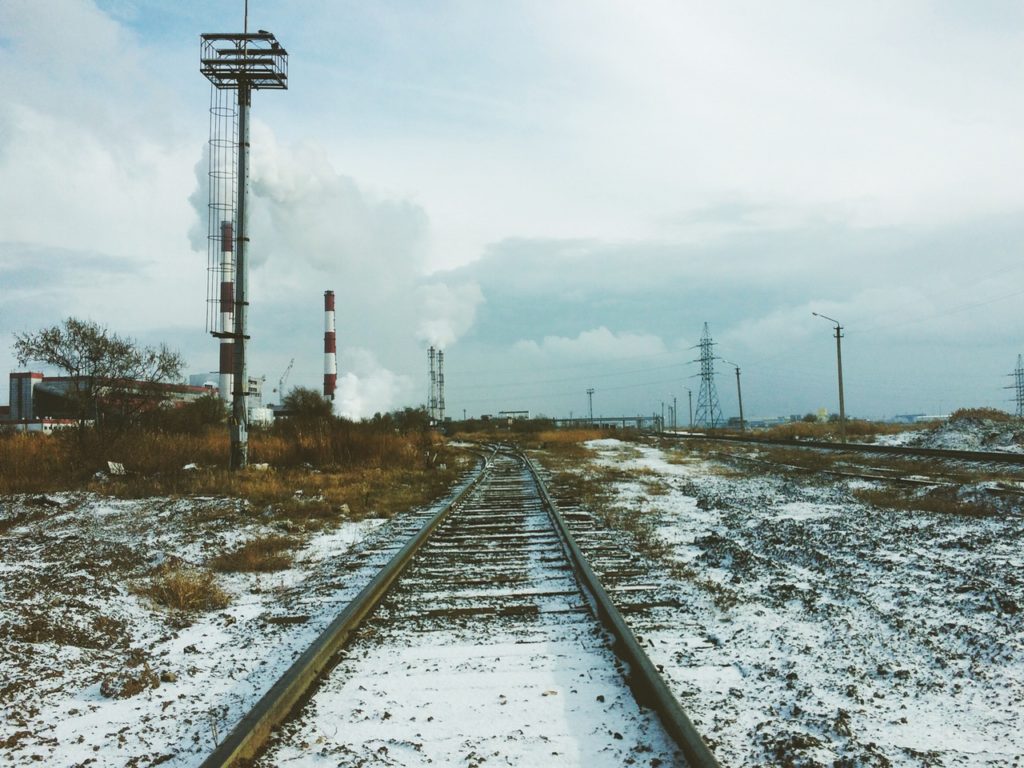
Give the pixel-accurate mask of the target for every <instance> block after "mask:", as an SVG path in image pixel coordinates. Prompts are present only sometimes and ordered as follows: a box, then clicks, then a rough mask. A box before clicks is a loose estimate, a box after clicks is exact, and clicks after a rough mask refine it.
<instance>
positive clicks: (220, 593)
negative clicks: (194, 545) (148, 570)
mask: <svg viewBox="0 0 1024 768" xmlns="http://www.w3.org/2000/svg"><path fill="white" fill-rule="evenodd" d="M138 591H139V594H141V595H145V596H146V597H148V598H150V599H151V600H153V601H154V602H156V603H157V604H159V605H162V606H164V607H166V608H173V609H176V610H179V611H189V612H192V611H213V610H218V609H220V608H224V607H226V606H227V605H228V603H229V602H230V598H229V597H228V595H227V593H226V592H224V590H222V589H221V588H220V587H219V586H218V585H217V583H216V580H215V576H214V575H213V573H212V572H210V571H206V570H200V569H197V568H187V567H183V566H180V565H168V566H163V567H161V568H158V569H157V571H156V573H154V574H153V576H152V577H150V579H149V582H148V583H147V584H144V585H143V586H142V587H141V588H140V589H139V590H138Z"/></svg>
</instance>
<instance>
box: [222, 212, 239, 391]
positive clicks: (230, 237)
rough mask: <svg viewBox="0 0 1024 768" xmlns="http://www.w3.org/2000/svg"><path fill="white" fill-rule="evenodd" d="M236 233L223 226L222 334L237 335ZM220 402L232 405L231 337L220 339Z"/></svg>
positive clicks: (232, 342)
mask: <svg viewBox="0 0 1024 768" xmlns="http://www.w3.org/2000/svg"><path fill="white" fill-rule="evenodd" d="M234 240H235V229H234V226H233V225H232V224H231V222H230V221H222V222H221V223H220V332H221V334H233V333H234V332H235V264H234V261H235V259H234ZM218 370H219V371H220V381H219V382H218V386H219V388H220V399H221V400H224V401H226V402H231V397H232V385H233V384H234V379H235V377H234V370H235V342H234V340H233V339H232V338H231V337H230V336H224V335H221V339H220V368H219V369H218Z"/></svg>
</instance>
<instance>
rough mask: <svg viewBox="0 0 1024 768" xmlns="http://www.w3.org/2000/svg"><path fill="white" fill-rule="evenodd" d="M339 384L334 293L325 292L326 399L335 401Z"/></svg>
mask: <svg viewBox="0 0 1024 768" xmlns="http://www.w3.org/2000/svg"><path fill="white" fill-rule="evenodd" d="M337 384H338V352H337V340H336V338H335V328H334V291H324V397H328V398H330V399H331V400H333V399H334V388H335V387H336V386H337Z"/></svg>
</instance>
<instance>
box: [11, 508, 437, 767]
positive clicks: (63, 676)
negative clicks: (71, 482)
mask: <svg viewBox="0 0 1024 768" xmlns="http://www.w3.org/2000/svg"><path fill="white" fill-rule="evenodd" d="M420 517H422V513H410V514H409V515H407V516H400V517H399V518H396V519H395V520H394V521H392V522H391V523H387V524H384V525H383V526H381V523H382V521H380V520H367V521H364V522H360V523H344V524H342V525H341V526H340V527H338V528H337V529H335V530H332V531H330V532H325V533H319V534H315V535H312V536H311V537H310V538H307V539H305V540H303V541H301V542H300V544H299V547H298V549H297V550H295V552H294V555H295V560H294V563H293V566H292V567H291V568H290V569H288V570H285V571H280V572H277V573H270V574H219V575H218V579H219V582H220V585H221V586H222V587H223V588H224V590H225V591H226V592H228V593H229V594H230V596H231V598H232V599H231V603H230V605H228V606H227V607H226V608H224V609H223V610H219V611H213V612H210V613H203V614H183V613H174V612H169V611H167V610H164V609H161V608H159V607H157V606H155V605H154V604H153V603H152V602H151V601H150V600H149V599H148V598H146V597H143V596H140V595H139V594H137V593H136V589H137V587H138V586H139V585H142V584H145V583H146V580H147V577H148V575H149V574H150V573H152V571H153V569H154V568H155V567H157V566H159V565H160V564H161V563H165V562H168V561H172V562H178V561H181V562H183V563H186V564H191V565H194V566H202V565H204V564H206V563H207V562H208V561H209V558H210V557H211V556H212V555H214V554H217V553H220V552H223V551H225V550H226V549H230V548H232V547H233V546H234V545H235V544H236V543H239V542H242V541H245V540H248V539H251V538H254V537H256V536H260V535H266V534H268V533H280V530H278V529H277V528H275V527H273V526H272V521H270V520H268V519H265V518H263V517H262V516H261V515H260V514H258V513H253V512H250V511H247V510H246V509H245V508H244V507H243V506H241V505H239V504H238V502H234V501H227V500H224V499H189V500H180V499H179V500H170V499H145V500H133V501H117V500H111V499H108V498H102V497H98V496H93V495H81V494H62V495H55V496H50V497H18V498H13V499H11V498H9V499H4V500H2V503H0V637H2V638H3V642H2V643H0V765H4V766H7V765H12V766H14V765H46V766H86V765H90V766H151V765H167V766H194V765H198V764H199V762H201V760H202V757H203V756H205V755H206V754H208V753H209V752H210V751H211V749H212V745H213V744H214V742H215V741H216V740H218V739H220V738H223V736H224V735H225V733H226V731H227V730H228V729H229V727H230V725H231V724H232V723H234V722H235V721H236V720H237V719H238V718H239V717H240V716H241V714H242V713H244V712H245V711H246V710H247V709H248V708H249V707H250V706H251V705H252V704H253V703H254V702H255V701H256V699H258V698H259V696H260V695H262V693H263V692H264V691H265V690H266V689H267V688H269V687H270V685H271V684H272V683H273V682H274V681H275V680H276V679H277V678H278V677H279V676H280V675H281V673H282V672H283V671H284V670H285V669H286V668H287V666H288V665H289V664H290V663H291V661H292V659H293V658H294V657H296V656H297V655H298V653H299V652H301V650H302V649H304V647H305V646H306V645H307V644H308V643H309V642H310V641H311V640H312V639H313V638H314V637H315V636H316V635H317V634H318V633H319V632H320V631H321V630H322V629H323V627H324V626H325V625H326V623H327V622H328V621H329V620H330V619H332V618H333V617H334V616H335V615H336V614H337V613H338V612H339V611H340V609H341V607H343V606H344V605H345V604H347V603H348V601H349V600H350V599H351V598H352V597H353V596H354V595H355V594H356V593H357V591H358V589H359V588H361V587H362V586H363V584H365V582H366V581H367V580H368V579H369V578H370V577H371V576H372V574H373V573H374V572H375V571H376V570H377V569H378V568H379V567H380V565H382V564H383V562H384V561H385V559H386V558H387V556H389V555H390V553H391V551H392V550H390V549H389V547H390V546H391V545H390V543H389V544H387V545H385V544H384V542H390V540H391V538H392V535H389V533H390V532H389V530H388V529H390V528H392V527H399V528H401V527H402V526H403V525H412V526H413V527H416V526H417V525H418V523H417V520H418V519H419V518H420ZM126 685H127V687H128V688H129V689H130V688H131V687H133V686H134V688H136V689H137V690H136V691H135V692H134V693H133V694H132V695H130V696H127V697H125V698H118V697H116V696H113V697H112V696H108V695H104V690H106V691H107V693H110V692H111V691H112V690H115V689H120V690H122V691H123V690H124V689H125V687H126Z"/></svg>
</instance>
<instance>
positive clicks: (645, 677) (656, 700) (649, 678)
mask: <svg viewBox="0 0 1024 768" xmlns="http://www.w3.org/2000/svg"><path fill="white" fill-rule="evenodd" d="M520 455H521V456H522V458H523V461H524V462H525V463H526V466H527V468H529V470H530V474H531V475H532V476H533V479H534V482H535V483H536V484H537V489H538V491H539V492H540V495H541V498H542V499H543V500H544V506H545V507H546V508H547V511H548V515H549V516H550V517H551V520H552V522H553V523H554V525H555V529H556V530H557V531H558V536H559V538H560V539H561V540H562V546H563V549H564V550H565V553H566V555H567V557H568V558H569V560H570V562H571V563H572V567H573V570H574V571H575V572H576V575H577V578H578V580H579V582H580V585H581V586H582V587H583V588H584V590H585V592H586V593H587V594H588V596H589V598H590V603H591V608H592V609H593V611H594V613H595V615H596V616H597V618H598V619H599V620H600V621H601V622H602V623H603V624H604V625H605V626H606V627H607V628H608V629H609V630H610V631H611V633H612V634H613V635H614V637H615V647H614V650H615V653H616V654H617V655H618V656H619V658H621V659H622V660H623V661H624V662H626V664H627V665H628V668H629V673H628V674H627V677H626V681H627V683H628V684H629V687H630V689H631V690H632V691H633V695H634V696H635V697H636V699H637V701H639V702H640V703H642V704H644V705H645V706H648V707H650V708H651V709H653V710H654V711H655V712H656V713H657V714H658V717H659V718H660V719H661V722H662V725H663V726H664V727H665V731H666V732H667V733H668V734H669V735H670V736H671V737H672V739H673V740H674V741H675V742H676V744H678V745H679V748H680V749H681V750H682V751H683V755H685V757H686V760H687V763H688V764H689V765H690V766H693V768H705V767H706V768H717V766H718V761H717V760H716V759H715V756H714V755H713V754H712V753H711V750H710V749H708V747H707V745H706V744H705V743H704V740H703V739H701V737H700V734H699V733H697V729H696V728H695V727H694V725H693V723H692V722H690V718H688V717H687V716H686V713H685V712H683V709H682V707H680V706H679V702H678V701H676V698H675V696H673V695H672V692H671V691H670V690H669V689H668V686H667V685H666V684H665V681H664V680H663V679H662V677H661V675H660V674H658V671H657V669H655V667H654V664H653V663H652V662H651V660H650V658H649V657H648V656H647V653H646V652H645V651H644V650H643V648H642V647H641V646H640V643H639V642H637V639H636V636H635V635H634V634H633V632H632V630H631V629H630V628H629V625H628V624H626V621H625V619H623V618H622V614H621V613H620V612H619V609H618V608H616V607H615V603H614V602H612V599H611V597H609V595H608V592H607V591H606V590H605V588H604V586H603V585H602V584H601V580H600V579H599V578H598V577H597V574H596V573H594V570H593V569H592V568H591V567H590V564H589V563H588V562H587V559H586V557H584V555H583V552H582V551H581V550H580V548H579V545H577V544H576V540H575V539H574V538H573V535H572V533H571V531H570V530H569V525H568V523H566V521H565V518H564V517H562V514H561V513H560V512H559V511H558V506H557V505H556V504H555V502H554V499H552V498H551V495H550V494H549V493H548V490H547V487H546V486H545V485H544V481H543V480H542V479H541V477H540V474H539V473H538V472H537V468H536V466H535V465H534V464H533V462H532V461H531V460H530V459H529V457H527V456H525V455H524V454H520Z"/></svg>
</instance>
